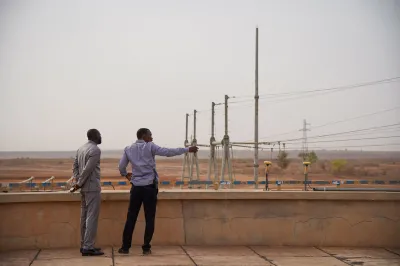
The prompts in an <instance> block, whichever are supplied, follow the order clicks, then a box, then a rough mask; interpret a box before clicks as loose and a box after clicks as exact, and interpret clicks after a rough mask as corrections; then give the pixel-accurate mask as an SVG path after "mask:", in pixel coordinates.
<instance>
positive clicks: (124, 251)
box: [118, 248, 129, 254]
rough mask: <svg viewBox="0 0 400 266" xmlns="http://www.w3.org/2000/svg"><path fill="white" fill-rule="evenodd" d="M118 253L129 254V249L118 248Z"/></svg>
mask: <svg viewBox="0 0 400 266" xmlns="http://www.w3.org/2000/svg"><path fill="white" fill-rule="evenodd" d="M118 253H119V254H129V249H123V248H120V249H118Z"/></svg>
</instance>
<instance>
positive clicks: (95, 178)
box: [73, 141, 101, 192]
mask: <svg viewBox="0 0 400 266" xmlns="http://www.w3.org/2000/svg"><path fill="white" fill-rule="evenodd" d="M100 155H101V150H100V148H99V147H97V144H96V143H94V142H93V141H89V142H88V143H86V144H84V145H83V146H82V147H80V148H79V150H78V151H77V152H76V157H75V161H74V166H73V172H74V176H75V178H76V179H77V184H78V185H79V186H80V187H81V192H90V191H101V183H100Z"/></svg>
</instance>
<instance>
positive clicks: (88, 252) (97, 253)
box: [82, 249, 104, 256]
mask: <svg viewBox="0 0 400 266" xmlns="http://www.w3.org/2000/svg"><path fill="white" fill-rule="evenodd" d="M101 255H104V252H103V251H100V250H95V249H83V250H82V256H101Z"/></svg>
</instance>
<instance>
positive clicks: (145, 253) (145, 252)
mask: <svg viewBox="0 0 400 266" xmlns="http://www.w3.org/2000/svg"><path fill="white" fill-rule="evenodd" d="M150 254H151V249H146V250H143V255H150Z"/></svg>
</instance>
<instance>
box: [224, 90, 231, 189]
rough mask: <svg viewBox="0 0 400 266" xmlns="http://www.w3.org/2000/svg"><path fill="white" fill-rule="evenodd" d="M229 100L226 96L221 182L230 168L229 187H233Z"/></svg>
mask: <svg viewBox="0 0 400 266" xmlns="http://www.w3.org/2000/svg"><path fill="white" fill-rule="evenodd" d="M228 99H229V96H228V95H225V135H224V138H223V140H222V145H223V149H224V153H223V159H222V167H221V181H225V169H226V167H228V178H229V181H230V184H229V187H232V183H233V180H232V162H231V158H230V155H229V146H230V145H229V135H228Z"/></svg>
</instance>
